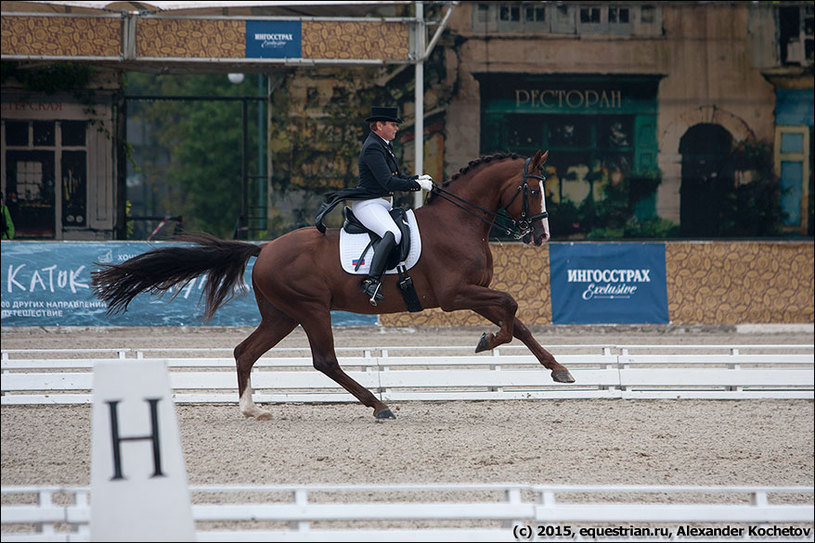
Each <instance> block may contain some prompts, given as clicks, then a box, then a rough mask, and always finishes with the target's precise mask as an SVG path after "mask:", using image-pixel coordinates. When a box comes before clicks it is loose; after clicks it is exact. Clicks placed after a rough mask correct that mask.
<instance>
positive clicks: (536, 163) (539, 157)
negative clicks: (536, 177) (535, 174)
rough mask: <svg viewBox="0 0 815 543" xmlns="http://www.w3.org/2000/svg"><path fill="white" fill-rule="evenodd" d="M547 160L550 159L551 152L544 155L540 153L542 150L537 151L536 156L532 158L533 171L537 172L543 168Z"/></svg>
mask: <svg viewBox="0 0 815 543" xmlns="http://www.w3.org/2000/svg"><path fill="white" fill-rule="evenodd" d="M547 158H549V151H546V152H545V153H542V152H541V151H540V149H538V150H537V151H535V156H533V157H532V164H531V166H532V168H531V169H532V171H535V170H537V169H538V168H541V167H542V166H543V165H544V163H546V159H547Z"/></svg>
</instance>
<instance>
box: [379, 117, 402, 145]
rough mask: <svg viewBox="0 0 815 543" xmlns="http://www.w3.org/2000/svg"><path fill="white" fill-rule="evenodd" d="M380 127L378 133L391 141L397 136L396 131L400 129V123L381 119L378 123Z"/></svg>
mask: <svg viewBox="0 0 815 543" xmlns="http://www.w3.org/2000/svg"><path fill="white" fill-rule="evenodd" d="M376 124H377V126H378V127H379V130H378V131H377V134H379V135H380V136H381V137H382V139H386V140H388V141H391V140H392V139H393V138H395V137H396V132H398V131H399V124H397V123H395V122H393V121H380V122H378V123H376Z"/></svg>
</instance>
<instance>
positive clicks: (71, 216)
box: [3, 120, 88, 239]
mask: <svg viewBox="0 0 815 543" xmlns="http://www.w3.org/2000/svg"><path fill="white" fill-rule="evenodd" d="M87 125H88V123H87V121H36V120H19V121H18V120H13V121H12V120H9V121H5V122H4V123H3V126H4V128H5V132H6V134H5V136H6V137H5V143H6V145H5V148H4V156H3V162H4V168H5V172H6V192H7V193H8V199H9V201H10V202H13V208H14V209H13V215H14V216H13V218H14V223H15V228H16V231H17V234H16V236H17V237H20V238H23V239H25V238H29V239H31V238H58V239H59V238H61V231H62V229H60V221H61V227H63V229H64V228H66V227H74V228H86V227H87V226H88V222H87V221H88V218H87V212H86V211H87V207H88V206H87V200H88V186H87V181H88V172H87V168H88V165H87V148H86V146H87V136H86V133H87ZM9 207H10V208H11V207H12V204H10V206H9Z"/></svg>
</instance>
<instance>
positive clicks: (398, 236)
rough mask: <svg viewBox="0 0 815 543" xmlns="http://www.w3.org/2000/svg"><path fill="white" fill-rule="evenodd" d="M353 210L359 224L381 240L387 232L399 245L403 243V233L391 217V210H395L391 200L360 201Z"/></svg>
mask: <svg viewBox="0 0 815 543" xmlns="http://www.w3.org/2000/svg"><path fill="white" fill-rule="evenodd" d="M351 209H352V210H353V211H354V215H356V217H357V219H359V222H361V223H362V224H364V225H365V227H366V228H368V229H369V230H372V231H373V232H374V233H375V234H376V235H377V236H379V237H380V238H381V237H384V236H385V233H386V232H392V233H393V239H394V240H396V243H397V244H399V242H400V241H402V232H400V231H399V228H397V226H396V223H395V222H393V219H392V218H391V216H390V210H391V209H393V202H392V201H391V200H390V199H387V200H386V199H384V198H374V199H373V200H360V201H358V202H354V203H353V204H352V206H351Z"/></svg>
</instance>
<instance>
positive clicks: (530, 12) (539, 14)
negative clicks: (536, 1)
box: [524, 6, 546, 23]
mask: <svg viewBox="0 0 815 543" xmlns="http://www.w3.org/2000/svg"><path fill="white" fill-rule="evenodd" d="M524 21H526V22H528V23H531V22H539V23H542V22H544V21H546V9H545V8H543V7H533V6H526V8H524Z"/></svg>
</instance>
